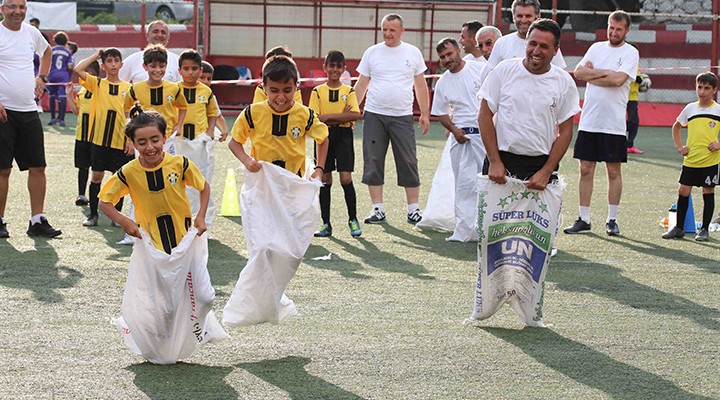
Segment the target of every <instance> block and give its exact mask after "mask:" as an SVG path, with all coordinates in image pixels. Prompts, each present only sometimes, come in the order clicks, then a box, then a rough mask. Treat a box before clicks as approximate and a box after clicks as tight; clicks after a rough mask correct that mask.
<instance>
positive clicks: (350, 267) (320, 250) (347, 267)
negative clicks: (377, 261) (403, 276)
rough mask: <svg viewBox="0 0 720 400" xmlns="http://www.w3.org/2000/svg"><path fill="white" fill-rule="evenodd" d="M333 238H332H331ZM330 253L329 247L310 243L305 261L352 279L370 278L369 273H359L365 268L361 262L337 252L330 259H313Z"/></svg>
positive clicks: (340, 242) (341, 243)
mask: <svg viewBox="0 0 720 400" xmlns="http://www.w3.org/2000/svg"><path fill="white" fill-rule="evenodd" d="M330 240H332V238H331V239H330ZM335 241H336V242H337V243H338V244H340V245H341V246H342V245H343V243H344V242H342V241H340V240H338V239H335ZM329 253H330V251H329V250H328V249H326V248H325V247H322V246H316V245H312V244H311V245H310V247H309V248H308V250H307V251H306V252H305V256H304V257H303V263H305V264H307V265H310V266H311V267H313V268H317V269H322V270H326V271H335V272H337V273H339V274H340V276H342V277H344V278H350V279H370V276H369V275H365V274H361V273H358V271H360V270H362V269H363V266H362V265H360V263H358V262H355V261H349V260H344V259H342V258H340V256H338V255H337V254H333V255H332V256H331V259H330V260H313V258H315V257H323V256H327V255H328V254H329Z"/></svg>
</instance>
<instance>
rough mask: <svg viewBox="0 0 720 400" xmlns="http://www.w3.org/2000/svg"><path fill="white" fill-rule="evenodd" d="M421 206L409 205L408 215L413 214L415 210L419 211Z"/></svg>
mask: <svg viewBox="0 0 720 400" xmlns="http://www.w3.org/2000/svg"><path fill="white" fill-rule="evenodd" d="M419 209H420V205H419V204H418V203H412V204H408V214H412V213H414V212H415V210H419Z"/></svg>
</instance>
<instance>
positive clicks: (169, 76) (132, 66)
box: [118, 50, 182, 83]
mask: <svg viewBox="0 0 720 400" xmlns="http://www.w3.org/2000/svg"><path fill="white" fill-rule="evenodd" d="M167 56H168V62H167V68H166V69H165V77H164V79H165V80H166V81H168V82H180V81H181V80H182V77H180V73H179V72H178V69H179V67H178V62H179V60H180V56H179V55H177V54H175V53H173V52H170V51H168V52H167ZM118 75H119V76H120V79H122V80H124V81H125V82H130V83H137V82H142V81H146V80H147V79H148V74H147V71H145V69H144V68H143V51H142V50H141V51H138V52H137V53H132V54H130V56H128V58H126V59H124V60H123V66H122V68H120V72H119V74H118Z"/></svg>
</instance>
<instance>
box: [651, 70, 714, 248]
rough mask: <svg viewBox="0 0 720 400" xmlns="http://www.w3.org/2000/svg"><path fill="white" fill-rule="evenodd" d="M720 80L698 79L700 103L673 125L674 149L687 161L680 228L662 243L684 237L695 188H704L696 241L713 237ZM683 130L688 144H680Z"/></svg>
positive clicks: (706, 76) (710, 76) (703, 76)
mask: <svg viewBox="0 0 720 400" xmlns="http://www.w3.org/2000/svg"><path fill="white" fill-rule="evenodd" d="M717 85H718V78H717V76H716V75H715V74H713V73H712V72H704V73H702V74H699V75H698V76H697V77H696V78H695V91H696V92H697V96H698V100H699V101H697V102H693V103H690V104H688V105H687V106H685V108H684V109H683V110H682V112H680V115H679V116H678V117H677V121H675V124H673V127H672V134H673V141H674V142H675V148H676V149H677V151H678V152H679V153H680V154H682V155H683V157H685V161H684V162H683V167H682V172H681V173H680V179H679V182H680V188H679V189H678V199H677V224H676V225H675V227H674V228H673V229H671V230H670V231H668V232H666V233H665V234H663V235H662V237H663V239H680V238H682V237H683V236H685V227H684V222H685V216H686V215H687V210H688V205H689V197H690V192H691V190H692V187H693V186H699V187H702V193H703V219H702V228H700V231H699V232H698V233H697V235H696V236H695V240H697V241H703V242H706V241H707V240H708V239H709V237H710V235H709V233H708V227H709V226H710V219H711V218H712V216H713V212H715V186H716V185H717V184H718V183H720V182H718V180H719V179H720V172H719V169H720V151H718V150H720V143H719V142H718V140H720V139H718V134H719V133H720V105H718V104H717V103H716V102H715V100H714V99H715V95H716V94H717ZM680 128H688V133H687V142H686V143H685V145H684V146H683V145H682V143H681V141H680Z"/></svg>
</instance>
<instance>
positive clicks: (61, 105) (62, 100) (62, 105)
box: [58, 97, 67, 121]
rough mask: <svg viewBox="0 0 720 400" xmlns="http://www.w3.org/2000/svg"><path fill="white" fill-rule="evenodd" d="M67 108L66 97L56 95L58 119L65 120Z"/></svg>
mask: <svg viewBox="0 0 720 400" xmlns="http://www.w3.org/2000/svg"><path fill="white" fill-rule="evenodd" d="M66 108H67V98H66V97H58V120H60V121H65V109H66Z"/></svg>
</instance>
